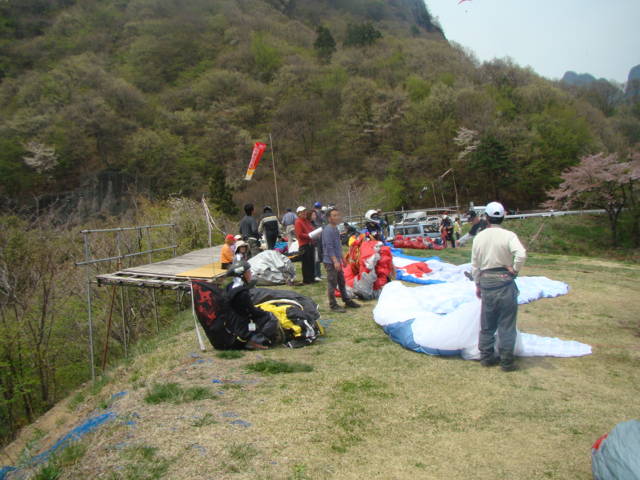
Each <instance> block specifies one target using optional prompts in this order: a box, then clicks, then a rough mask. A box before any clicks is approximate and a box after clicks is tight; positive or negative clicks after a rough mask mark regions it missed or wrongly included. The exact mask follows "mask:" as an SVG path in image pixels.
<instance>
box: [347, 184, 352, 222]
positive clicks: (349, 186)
mask: <svg viewBox="0 0 640 480" xmlns="http://www.w3.org/2000/svg"><path fill="white" fill-rule="evenodd" d="M347 198H348V199H349V216H351V184H349V185H348V186H347Z"/></svg>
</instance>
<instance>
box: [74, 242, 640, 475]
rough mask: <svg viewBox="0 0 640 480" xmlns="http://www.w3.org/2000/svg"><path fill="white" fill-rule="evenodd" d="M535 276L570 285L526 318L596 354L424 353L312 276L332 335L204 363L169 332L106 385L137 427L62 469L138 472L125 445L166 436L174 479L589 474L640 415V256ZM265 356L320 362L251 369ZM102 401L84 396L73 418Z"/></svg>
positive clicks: (119, 427) (311, 290) (578, 261)
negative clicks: (612, 436)
mask: <svg viewBox="0 0 640 480" xmlns="http://www.w3.org/2000/svg"><path fill="white" fill-rule="evenodd" d="M466 254H468V252H467V253H465V252H464V251H462V252H455V253H453V252H450V253H445V254H444V255H443V256H444V257H447V255H449V256H450V257H451V258H453V259H458V260H461V259H462V258H463V257H464V255H466ZM524 274H525V275H547V276H549V277H551V278H553V279H557V280H563V281H566V282H568V283H569V284H570V285H571V292H570V294H569V295H567V296H566V297H562V298H557V299H552V300H542V301H538V302H535V303H533V304H531V305H527V306H524V307H522V308H521V310H520V313H521V314H520V319H519V326H520V328H521V329H522V330H523V331H526V332H531V333H538V334H542V335H553V336H558V337H561V338H566V339H575V340H579V341H582V342H586V343H589V344H591V345H593V346H594V354H593V355H592V356H589V357H584V358H575V359H555V358H533V359H523V360H521V361H520V365H521V367H522V369H521V370H520V371H518V372H515V373H509V374H504V373H502V372H501V371H500V370H498V369H484V368H482V367H480V366H479V365H478V364H477V363H476V362H469V361H464V360H461V359H447V358H440V357H430V356H427V355H420V354H416V353H413V352H409V351H407V350H404V349H402V348H401V347H399V346H398V345H396V344H394V343H392V342H391V341H389V340H388V339H387V337H386V335H385V334H384V333H383V332H382V331H381V329H379V328H378V327H377V326H376V325H375V323H374V322H373V320H372V315H371V310H372V308H373V306H374V302H369V303H367V304H366V306H365V307H364V308H362V309H360V310H359V311H357V312H356V313H355V314H354V313H353V311H350V312H349V313H348V314H344V315H339V314H336V315H330V314H329V313H328V312H327V308H326V306H327V302H326V300H325V298H324V285H322V286H314V287H306V288H305V291H306V293H308V294H310V295H311V296H313V297H314V298H315V299H316V300H317V301H319V302H320V304H321V307H322V308H323V313H324V314H325V315H326V316H327V318H333V319H335V321H334V322H333V323H332V324H331V326H330V327H329V328H328V331H327V336H326V337H325V338H324V339H323V340H322V341H321V342H319V343H317V344H316V345H314V346H311V347H308V348H303V349H299V350H286V349H283V348H280V349H276V350H273V351H267V352H247V353H246V354H245V355H244V357H242V358H236V359H220V358H218V357H216V356H215V352H213V351H208V352H206V353H204V354H202V357H203V359H204V360H205V361H204V362H201V363H197V360H196V359H193V358H191V357H190V356H189V354H190V353H191V352H195V351H196V343H195V339H194V334H193V332H191V331H188V332H185V333H181V334H179V335H177V336H175V337H172V338H169V339H167V340H165V341H163V342H161V344H160V345H159V346H158V348H157V349H156V350H154V351H152V352H151V353H148V354H146V355H144V356H141V357H139V358H138V359H136V361H135V362H133V364H132V365H129V366H127V367H122V368H120V369H119V370H118V371H117V372H114V380H113V381H112V383H111V384H110V385H108V386H107V387H106V390H105V391H108V392H116V391H119V390H129V394H128V395H127V396H126V397H124V398H122V399H120V400H118V401H117V402H116V403H115V405H114V408H115V409H116V410H117V411H118V413H119V414H120V415H122V416H127V415H128V417H126V418H131V415H132V414H137V415H139V418H135V416H134V417H133V418H135V421H136V424H135V425H134V426H130V425H125V424H123V422H122V421H116V422H114V423H112V424H111V425H110V426H109V427H108V428H105V429H103V430H101V431H100V432H99V433H97V434H95V435H93V437H92V438H91V440H90V444H89V448H88V451H87V453H86V455H85V457H84V458H83V459H82V460H81V461H80V462H79V463H78V464H77V465H75V466H74V467H72V468H71V469H68V470H67V471H66V472H65V474H64V476H63V478H127V477H126V475H125V474H126V472H127V471H133V470H131V465H129V464H130V463H131V462H132V461H133V460H131V458H135V457H131V455H127V454H126V453H124V452H126V451H128V450H127V449H129V448H131V447H140V446H148V447H157V449H158V450H157V451H156V459H159V460H155V461H166V464H167V465H168V469H167V473H166V475H165V476H164V477H163V478H173V479H185V480H186V479H189V480H197V479H211V478H216V479H238V480H241V479H298V480H300V479H345V480H348V479H357V480H361V479H408V478H420V479H432V478H433V479H440V478H442V479H448V478H469V479H471V478H472V479H509V480H512V479H538V478H542V479H546V478H558V479H568V478H571V479H581V478H584V479H587V478H591V476H590V468H591V467H590V447H591V444H592V443H593V442H594V441H595V440H596V439H597V438H598V437H599V436H600V435H601V434H603V433H605V432H607V431H609V430H610V429H611V428H612V427H613V426H614V425H615V424H616V423H618V422H620V421H624V420H628V419H630V418H634V417H638V416H639V411H638V405H639V404H638V398H639V396H640V368H639V367H640V347H639V344H640V342H639V338H638V336H637V333H638V331H637V326H638V318H640V295H639V294H638V284H639V283H638V280H639V279H640V267H634V266H629V265H622V264H618V263H615V262H604V261H592V260H588V259H583V258H576V257H573V258H569V257H558V256H543V255H536V256H534V257H533V258H532V259H531V262H530V264H529V266H528V267H526V271H525V272H524ZM180 321H183V322H189V321H191V320H190V319H188V318H186V317H181V320H180ZM263 359H274V360H281V361H287V362H300V363H305V364H311V365H313V366H314V370H313V371H312V372H303V373H290V374H286V375H269V376H266V375H261V374H249V373H247V372H246V370H245V368H244V367H245V366H246V365H247V364H249V363H253V362H255V361H257V360H263ZM212 379H221V380H223V381H224V382H225V383H222V384H217V383H216V384H213V383H211V381H212ZM159 382H177V383H179V384H181V385H183V386H185V387H193V386H203V387H210V388H212V389H213V391H215V392H222V393H218V394H217V395H216V398H215V399H211V400H201V401H196V402H192V403H187V404H180V405H174V404H168V403H167V404H158V405H148V404H145V403H144V401H143V398H144V396H145V394H146V392H147V389H148V387H149V386H151V385H152V384H154V383H159ZM103 395H104V394H103ZM90 407H91V401H90V400H88V401H87V405H86V406H85V407H80V409H79V410H78V411H77V412H76V413H77V415H82V414H86V412H87V411H88V409H89V408H90ZM65 413H66V415H67V416H69V413H68V412H67V411H66V410H65ZM235 415H237V416H235ZM237 420H242V421H245V422H249V423H250V424H251V425H250V426H248V427H245V426H242V425H238V424H234V423H232V422H234V421H237ZM127 469H129V470H127ZM149 478H156V477H149ZM158 478H159V477H158Z"/></svg>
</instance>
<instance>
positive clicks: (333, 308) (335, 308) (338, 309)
mask: <svg viewBox="0 0 640 480" xmlns="http://www.w3.org/2000/svg"><path fill="white" fill-rule="evenodd" d="M329 308H330V309H331V311H332V312H336V313H344V312H346V310H345V309H344V308H343V307H341V306H340V305H331V307H329Z"/></svg>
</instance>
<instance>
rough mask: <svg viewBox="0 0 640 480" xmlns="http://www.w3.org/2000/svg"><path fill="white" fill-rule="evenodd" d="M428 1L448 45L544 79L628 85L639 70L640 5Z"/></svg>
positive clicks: (623, 0)
mask: <svg viewBox="0 0 640 480" xmlns="http://www.w3.org/2000/svg"><path fill="white" fill-rule="evenodd" d="M458 1H459V0H426V4H427V6H428V7H429V10H430V12H431V14H432V15H434V16H436V17H438V18H439V20H440V23H441V24H442V27H443V29H444V33H445V35H446V36H447V38H448V39H449V40H453V41H455V42H458V43H460V44H462V45H464V46H465V47H469V48H470V49H471V50H473V51H474V52H475V54H476V55H477V56H478V58H479V59H480V60H491V59H493V58H496V57H498V58H502V57H507V56H508V57H511V58H512V59H513V60H515V62H516V63H518V64H519V65H522V66H527V65H529V66H531V67H533V69H534V70H535V71H536V72H538V73H539V74H541V75H544V76H545V77H549V78H561V77H562V75H564V72H566V71H567V70H573V71H576V72H578V73H591V74H592V75H594V76H595V77H597V78H600V77H604V78H607V79H613V80H617V81H618V82H626V80H627V76H628V74H629V70H630V69H631V67H633V66H635V65H638V64H640V0H466V1H464V2H463V3H462V4H460V5H458Z"/></svg>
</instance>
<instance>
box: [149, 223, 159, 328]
mask: <svg viewBox="0 0 640 480" xmlns="http://www.w3.org/2000/svg"><path fill="white" fill-rule="evenodd" d="M147 242H148V243H149V263H153V256H152V255H151V252H152V251H153V247H152V246H151V229H150V228H149V227H147ZM151 298H152V299H153V315H154V318H155V320H156V333H159V332H160V322H159V321H158V304H157V303H156V290H155V288H152V289H151Z"/></svg>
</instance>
